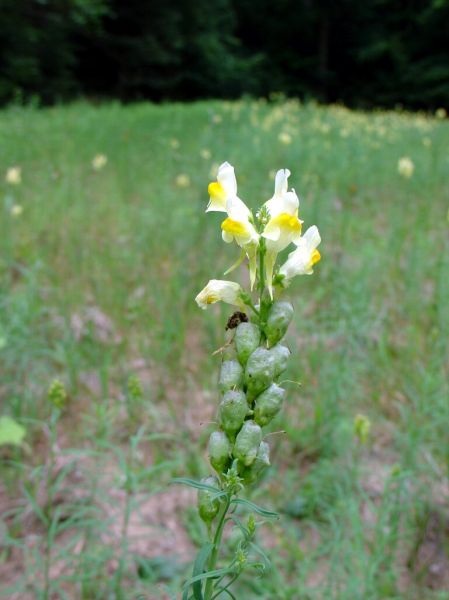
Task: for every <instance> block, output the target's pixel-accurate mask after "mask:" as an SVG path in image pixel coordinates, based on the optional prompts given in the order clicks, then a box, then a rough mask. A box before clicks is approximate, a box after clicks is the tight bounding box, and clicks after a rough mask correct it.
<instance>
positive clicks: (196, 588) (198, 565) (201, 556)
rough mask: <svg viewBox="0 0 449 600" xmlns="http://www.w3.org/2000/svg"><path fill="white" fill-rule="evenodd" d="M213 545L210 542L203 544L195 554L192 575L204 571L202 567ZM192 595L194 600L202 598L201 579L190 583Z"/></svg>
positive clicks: (201, 599)
mask: <svg viewBox="0 0 449 600" xmlns="http://www.w3.org/2000/svg"><path fill="white" fill-rule="evenodd" d="M213 547H214V545H213V544H211V543H210V542H207V543H206V544H204V546H203V547H202V548H201V549H200V550H199V552H198V554H197V555H196V559H195V563H194V565H193V573H192V575H193V577H196V576H197V575H200V574H202V573H204V568H205V566H206V562H207V559H208V558H209V555H210V553H211V552H212V549H213ZM192 591H193V596H194V598H195V600H203V592H202V584H201V581H195V583H194V584H193V585H192Z"/></svg>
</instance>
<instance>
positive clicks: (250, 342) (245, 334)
mask: <svg viewBox="0 0 449 600" xmlns="http://www.w3.org/2000/svg"><path fill="white" fill-rule="evenodd" d="M234 341H235V346H236V349H237V357H238V359H239V361H240V363H241V364H242V365H246V363H247V361H248V358H249V357H250V355H251V354H252V353H253V352H254V350H255V349H256V348H257V346H258V345H259V343H260V330H259V328H258V327H257V325H254V323H240V325H239V326H238V327H237V329H236V330H235V338H234Z"/></svg>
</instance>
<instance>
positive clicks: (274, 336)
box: [265, 302, 293, 347]
mask: <svg viewBox="0 0 449 600" xmlns="http://www.w3.org/2000/svg"><path fill="white" fill-rule="evenodd" d="M292 318H293V306H292V305H291V303H290V302H274V303H273V306H272V307H271V310H270V313H269V315H268V319H267V324H266V326H265V334H266V336H267V340H268V345H269V346H270V347H271V346H274V345H275V344H277V342H279V340H280V339H282V338H283V337H284V335H285V333H286V331H287V329H288V326H289V325H290V322H291V320H292Z"/></svg>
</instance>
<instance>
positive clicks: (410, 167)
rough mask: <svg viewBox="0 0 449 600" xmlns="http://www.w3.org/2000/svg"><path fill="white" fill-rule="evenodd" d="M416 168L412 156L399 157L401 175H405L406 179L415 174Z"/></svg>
mask: <svg viewBox="0 0 449 600" xmlns="http://www.w3.org/2000/svg"><path fill="white" fill-rule="evenodd" d="M414 170H415V165H414V164H413V161H412V159H411V158H409V157H408V156H403V157H402V158H400V159H399V161H398V173H399V175H401V176H402V177H405V178H406V179H410V177H411V176H412V175H413V171H414Z"/></svg>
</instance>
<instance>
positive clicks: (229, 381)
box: [218, 360, 243, 394]
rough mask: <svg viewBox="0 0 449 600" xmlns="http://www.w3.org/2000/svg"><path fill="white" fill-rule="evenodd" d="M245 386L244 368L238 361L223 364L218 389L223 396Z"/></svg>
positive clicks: (228, 361) (226, 361)
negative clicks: (229, 391)
mask: <svg viewBox="0 0 449 600" xmlns="http://www.w3.org/2000/svg"><path fill="white" fill-rule="evenodd" d="M242 385H243V367H242V365H241V364H240V363H239V361H238V360H225V361H223V363H222V364H221V370H220V379H219V380H218V388H219V390H220V392H221V393H222V394H224V393H225V392H227V391H228V390H233V389H235V388H241V387H242Z"/></svg>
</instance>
